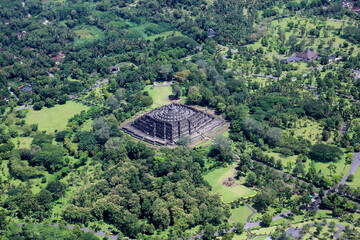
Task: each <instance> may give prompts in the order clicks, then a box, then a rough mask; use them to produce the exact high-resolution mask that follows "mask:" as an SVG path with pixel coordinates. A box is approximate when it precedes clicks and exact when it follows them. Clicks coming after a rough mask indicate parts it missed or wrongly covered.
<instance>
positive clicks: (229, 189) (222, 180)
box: [204, 165, 256, 202]
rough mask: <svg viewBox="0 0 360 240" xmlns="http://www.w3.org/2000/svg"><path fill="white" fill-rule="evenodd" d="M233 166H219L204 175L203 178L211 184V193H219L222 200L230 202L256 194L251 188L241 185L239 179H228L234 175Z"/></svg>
mask: <svg viewBox="0 0 360 240" xmlns="http://www.w3.org/2000/svg"><path fill="white" fill-rule="evenodd" d="M235 171H236V170H235V166H233V165H230V166H228V167H226V168H219V169H215V170H214V171H211V172H210V173H208V174H206V175H205V176H204V179H205V180H206V181H208V182H209V184H210V185H211V186H212V191H211V192H213V193H216V192H217V193H219V194H220V195H221V196H222V198H223V201H224V202H232V201H234V200H236V199H239V198H241V197H249V196H252V195H254V194H256V191H254V190H253V189H251V188H248V187H245V186H244V185H242V183H241V181H239V180H235V179H234V180H233V179H232V180H230V182H231V183H230V182H229V178H234V177H235Z"/></svg>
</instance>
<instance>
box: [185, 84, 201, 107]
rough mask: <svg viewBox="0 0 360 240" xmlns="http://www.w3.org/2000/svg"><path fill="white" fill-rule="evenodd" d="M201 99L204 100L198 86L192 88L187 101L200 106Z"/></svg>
mask: <svg viewBox="0 0 360 240" xmlns="http://www.w3.org/2000/svg"><path fill="white" fill-rule="evenodd" d="M201 99H202V95H201V93H200V90H199V88H198V87H196V86H192V87H190V88H189V92H188V96H187V99H186V101H187V102H188V103H189V104H199V103H200V101H201Z"/></svg>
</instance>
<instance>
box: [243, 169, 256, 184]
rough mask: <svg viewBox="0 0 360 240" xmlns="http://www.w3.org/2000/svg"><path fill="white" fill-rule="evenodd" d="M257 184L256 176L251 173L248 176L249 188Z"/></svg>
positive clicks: (246, 181) (246, 180)
mask: <svg viewBox="0 0 360 240" xmlns="http://www.w3.org/2000/svg"><path fill="white" fill-rule="evenodd" d="M255 183H256V174H255V173H254V172H252V171H251V172H249V173H248V174H247V175H246V179H245V184H246V186H248V187H252V186H254V185H255Z"/></svg>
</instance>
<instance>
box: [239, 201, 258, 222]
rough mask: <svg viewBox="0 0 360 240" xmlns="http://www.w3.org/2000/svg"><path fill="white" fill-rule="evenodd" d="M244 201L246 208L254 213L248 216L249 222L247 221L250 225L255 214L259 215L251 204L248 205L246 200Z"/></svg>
mask: <svg viewBox="0 0 360 240" xmlns="http://www.w3.org/2000/svg"><path fill="white" fill-rule="evenodd" d="M242 200H243V203H244V204H245V206H247V207H248V208H249V209H250V210H251V211H252V213H251V214H250V215H249V216H248V218H247V220H246V223H250V220H251V218H252V216H254V214H255V213H257V211H256V210H255V209H253V208H252V207H251V206H250V205H249V204H247V203H246V202H245V201H244V199H242Z"/></svg>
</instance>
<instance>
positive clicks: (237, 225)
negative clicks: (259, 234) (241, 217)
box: [234, 222, 245, 235]
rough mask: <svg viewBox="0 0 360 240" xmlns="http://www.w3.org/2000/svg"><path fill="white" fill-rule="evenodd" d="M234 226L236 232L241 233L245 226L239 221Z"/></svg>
mask: <svg viewBox="0 0 360 240" xmlns="http://www.w3.org/2000/svg"><path fill="white" fill-rule="evenodd" d="M234 228H236V233H237V234H239V235H240V234H242V233H243V232H244V230H245V227H244V224H242V223H240V222H237V223H236V224H235V226H234Z"/></svg>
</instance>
